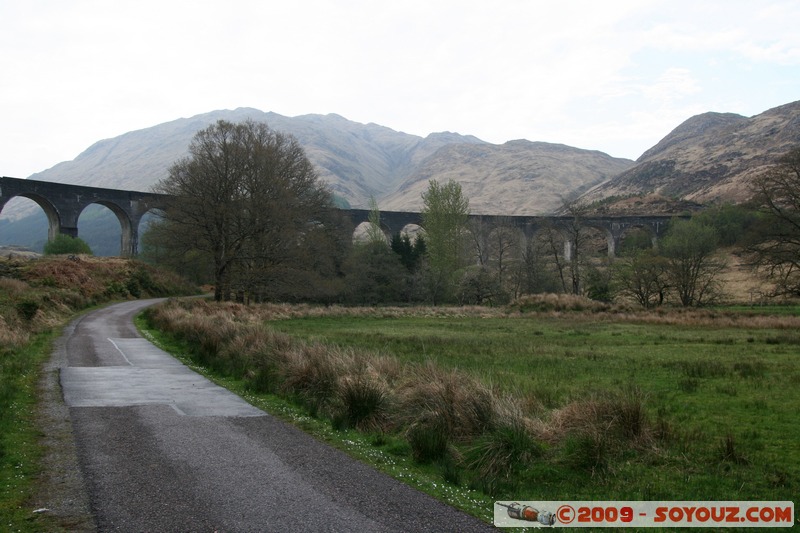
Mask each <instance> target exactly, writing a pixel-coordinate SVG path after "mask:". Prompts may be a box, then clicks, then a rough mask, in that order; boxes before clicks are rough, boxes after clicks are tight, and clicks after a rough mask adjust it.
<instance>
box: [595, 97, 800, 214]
mask: <svg viewBox="0 0 800 533" xmlns="http://www.w3.org/2000/svg"><path fill="white" fill-rule="evenodd" d="M797 146H800V101H798V102H793V103H790V104H786V105H783V106H780V107H776V108H773V109H770V110H768V111H765V112H764V113H761V114H759V115H756V116H754V117H751V118H747V117H743V116H741V115H735V114H731V113H704V114H701V115H697V116H694V117H692V118H690V119H688V120H687V121H686V122H684V123H683V124H681V125H680V126H678V127H677V128H675V129H674V130H673V131H672V132H671V133H670V134H669V135H667V136H666V137H664V138H663V139H662V140H661V141H660V142H659V143H658V144H656V145H655V146H654V147H652V148H651V149H649V150H647V151H646V152H645V153H644V154H642V156H641V157H640V158H639V159H638V160H637V161H636V165H634V166H633V167H632V168H630V169H628V170H627V171H625V172H622V173H621V174H620V175H618V176H616V177H613V178H611V179H610V180H608V181H606V182H605V183H602V184H600V185H598V186H597V187H595V188H594V189H592V190H591V191H589V192H587V193H586V194H585V195H584V196H583V197H582V200H583V201H584V202H586V203H591V202H596V201H600V200H604V199H609V198H613V197H621V198H625V197H630V196H648V195H650V196H654V195H655V196H660V197H667V198H676V199H680V200H682V201H689V202H695V203H701V204H707V203H713V202H734V203H736V202H742V201H745V200H747V199H749V198H750V196H751V193H750V190H749V183H750V181H751V179H752V178H753V177H754V176H757V175H759V174H761V173H762V172H764V171H765V170H766V169H768V168H769V167H770V166H771V165H773V164H774V163H775V161H776V160H777V159H778V158H779V157H780V156H781V155H783V154H784V153H786V152H787V151H788V150H790V149H791V148H794V147H797ZM608 209H610V210H613V209H614V208H613V207H609V208H608Z"/></svg>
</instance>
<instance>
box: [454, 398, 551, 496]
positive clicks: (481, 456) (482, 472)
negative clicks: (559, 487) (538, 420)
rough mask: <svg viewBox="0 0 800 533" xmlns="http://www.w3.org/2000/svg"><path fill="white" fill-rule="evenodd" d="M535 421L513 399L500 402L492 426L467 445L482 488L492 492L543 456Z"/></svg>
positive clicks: (469, 462) (468, 458) (469, 463)
mask: <svg viewBox="0 0 800 533" xmlns="http://www.w3.org/2000/svg"><path fill="white" fill-rule="evenodd" d="M544 452H545V447H544V445H543V444H542V443H541V442H540V441H539V440H537V438H536V431H535V429H534V427H533V422H532V421H531V420H530V419H529V418H527V417H526V416H525V414H524V413H523V411H522V409H521V408H520V407H519V404H518V403H517V402H515V401H514V400H512V399H510V398H504V399H503V400H502V401H499V402H498V409H497V411H496V420H495V422H494V424H493V426H492V428H491V429H490V430H488V431H486V432H485V433H483V434H482V435H479V436H478V437H477V438H475V439H474V440H473V441H472V443H471V444H469V445H467V447H466V451H465V463H466V465H467V468H468V469H469V470H470V471H472V472H474V474H475V476H476V480H479V482H478V485H480V486H481V487H482V488H483V490H486V491H487V492H488V493H490V494H496V493H497V491H498V490H499V489H500V488H501V487H503V486H505V485H507V484H508V483H510V481H511V479H512V477H513V474H514V473H516V472H522V471H525V470H527V469H529V467H530V466H531V464H532V462H533V461H534V460H535V459H538V458H541V457H542V456H543V455H544Z"/></svg>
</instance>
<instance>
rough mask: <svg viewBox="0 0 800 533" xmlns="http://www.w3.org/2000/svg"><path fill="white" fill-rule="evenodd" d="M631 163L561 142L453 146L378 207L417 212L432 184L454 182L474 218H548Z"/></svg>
mask: <svg viewBox="0 0 800 533" xmlns="http://www.w3.org/2000/svg"><path fill="white" fill-rule="evenodd" d="M631 164H632V162H631V161H630V160H628V159H616V158H613V157H610V156H608V155H606V154H604V153H602V152H596V151H590V150H581V149H579V148H572V147H569V146H565V145H561V144H550V143H543V142H530V141H525V140H517V141H509V142H507V143H505V144H502V145H494V144H488V143H482V144H464V143H460V144H458V143H454V144H449V145H447V146H444V147H442V148H440V149H439V150H437V151H436V152H434V153H433V154H432V155H431V156H429V157H427V158H426V159H424V160H423V161H421V162H420V164H419V165H418V166H417V168H416V169H415V170H414V171H413V172H412V173H411V175H410V176H409V177H408V178H407V179H406V180H405V181H404V182H403V183H402V184H401V185H400V187H399V188H398V189H397V190H396V191H395V192H393V193H391V194H389V195H388V196H386V197H385V198H384V199H383V200H382V201H381V203H380V206H381V208H383V209H386V210H395V211H403V210H407V211H419V210H420V209H421V208H422V193H423V192H424V191H425V190H426V189H427V188H428V181H429V180H432V179H435V180H438V181H440V182H442V181H447V180H448V179H452V180H454V181H457V182H458V183H460V184H461V188H462V191H463V193H464V196H466V197H467V198H468V199H469V204H470V210H471V211H472V212H473V213H475V214H505V215H543V214H549V213H552V212H553V211H554V210H555V209H557V208H558V207H560V206H561V205H562V204H563V202H564V201H565V200H571V199H573V198H574V197H575V196H577V195H578V194H580V193H581V192H583V191H585V190H587V189H588V188H590V187H592V186H593V185H595V184H597V183H600V182H601V181H605V180H608V179H610V178H611V177H612V176H615V175H617V174H619V173H620V172H623V171H625V170H627V169H628V168H630V166H631Z"/></svg>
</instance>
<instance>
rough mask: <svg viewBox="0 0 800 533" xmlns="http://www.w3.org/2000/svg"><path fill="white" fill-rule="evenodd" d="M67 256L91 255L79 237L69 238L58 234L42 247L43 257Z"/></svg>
mask: <svg viewBox="0 0 800 533" xmlns="http://www.w3.org/2000/svg"><path fill="white" fill-rule="evenodd" d="M68 254H87V255H92V249H91V248H90V247H89V245H88V244H87V243H86V241H84V240H83V239H81V238H80V237H70V236H69V235H66V234H64V233H59V234H58V235H56V238H55V239H53V240H52V241H49V242H48V243H47V244H45V245H44V255H68Z"/></svg>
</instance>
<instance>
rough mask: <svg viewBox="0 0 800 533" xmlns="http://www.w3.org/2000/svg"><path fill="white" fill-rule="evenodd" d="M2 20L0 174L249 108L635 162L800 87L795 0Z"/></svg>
mask: <svg viewBox="0 0 800 533" xmlns="http://www.w3.org/2000/svg"><path fill="white" fill-rule="evenodd" d="M0 20H3V21H4V23H5V24H4V32H2V33H0V72H2V73H3V78H4V81H3V83H2V84H0V116H2V117H3V122H4V128H3V129H2V131H0V142H1V143H2V144H3V147H4V150H2V151H0V174H6V175H16V176H19V177H25V176H27V175H29V174H31V173H33V172H35V171H38V170H42V169H44V168H47V167H49V166H52V165H53V164H55V163H57V162H59V161H61V160H65V159H72V158H73V157H75V155H77V153H79V152H80V151H81V150H83V149H85V148H86V147H88V146H89V145H90V144H91V143H92V142H94V141H97V140H99V139H102V138H107V137H112V136H115V135H119V134H122V133H124V132H126V131H130V130H133V129H138V128H144V127H147V126H151V125H154V124H157V123H160V122H165V121H168V120H172V119H175V118H178V117H181V116H190V115H193V114H197V113H202V112H207V111H211V110H213V109H220V108H234V107H240V106H250V107H257V108H260V109H263V110H265V111H270V110H271V111H275V112H277V113H281V114H285V115H298V114H305V113H338V114H341V115H343V116H345V117H347V118H350V119H352V120H356V121H360V122H377V123H379V124H382V125H385V126H388V127H391V128H394V129H398V130H402V131H406V132H409V133H415V134H420V135H426V134H427V133H430V132H432V131H441V130H445V129H447V130H453V131H459V132H460V133H465V134H473V135H476V136H478V137H481V138H484V139H486V140H489V141H492V142H498V143H499V142H504V141H506V140H508V139H513V138H528V139H531V140H543V141H553V142H564V143H566V144H573V145H575V146H581V147H584V148H597V149H601V150H604V151H608V152H609V153H612V155H619V156H627V157H637V156H638V155H639V154H640V153H641V151H642V150H643V149H645V148H647V147H649V146H644V148H642V146H643V142H650V140H651V139H654V141H653V142H656V141H657V140H658V139H659V138H661V137H663V136H664V135H666V134H667V133H668V131H665V130H664V128H665V126H666V125H667V124H666V123H667V122H669V126H671V127H674V126H675V125H677V123H673V118H672V117H675V116H676V115H679V114H681V113H686V112H687V111H692V112H693V111H694V110H698V112H702V111H708V110H712V109H711V107H712V106H717V105H726V104H728V103H741V104H742V105H744V106H746V109H714V110H720V111H732V112H742V113H744V112H752V113H755V112H760V111H763V110H765V109H767V108H769V107H772V106H774V105H780V104H782V103H786V102H788V101H791V100H793V99H796V94H798V89H800V87H798V83H799V81H798V79H797V76H796V75H795V73H793V72H790V70H791V69H789V68H787V66H788V67H791V66H793V65H797V64H798V62H800V52H798V51H799V50H800V37H798V35H800V32H796V31H795V28H794V27H793V26H794V25H795V24H796V21H797V20H800V6H798V3H797V2H794V1H782V2H777V1H776V2H772V1H765V2H756V3H753V2H751V1H744V0H729V1H725V2H722V1H721V0H715V1H708V2H693V1H688V0H686V1H684V0H670V1H666V0H653V1H639V0H626V1H609V2H596V1H589V0H579V1H570V2H556V1H537V2H530V1H528V0H500V1H498V2H493V3H487V2H485V1H477V0H460V1H455V0H435V1H430V0H426V1H422V0H408V1H405V2H392V3H384V2H373V1H367V0H335V1H326V0H295V1H294V2H281V3H274V2H260V1H255V0H229V1H228V2H219V1H217V0H213V1H212V0H197V1H193V2H164V1H156V0H137V1H135V2H134V1H132V0H118V1H115V2H96V1H91V0H71V1H70V2H62V1H58V0H31V1H29V2H4V3H2V4H0ZM746 69H750V70H751V71H753V70H757V71H758V79H753V76H752V75H751V76H747V77H745V74H744V73H745V71H746ZM663 117H669V119H665V118H663ZM686 118H689V116H682V117H678V119H680V120H678V123H679V122H680V121H681V120H685V119H686ZM671 127H670V129H671Z"/></svg>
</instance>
